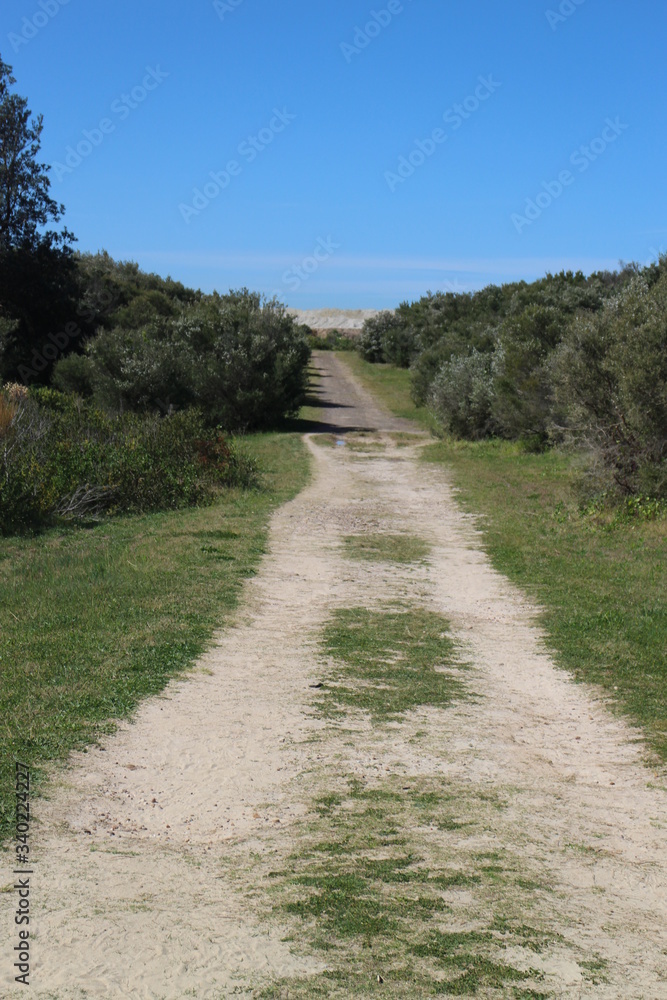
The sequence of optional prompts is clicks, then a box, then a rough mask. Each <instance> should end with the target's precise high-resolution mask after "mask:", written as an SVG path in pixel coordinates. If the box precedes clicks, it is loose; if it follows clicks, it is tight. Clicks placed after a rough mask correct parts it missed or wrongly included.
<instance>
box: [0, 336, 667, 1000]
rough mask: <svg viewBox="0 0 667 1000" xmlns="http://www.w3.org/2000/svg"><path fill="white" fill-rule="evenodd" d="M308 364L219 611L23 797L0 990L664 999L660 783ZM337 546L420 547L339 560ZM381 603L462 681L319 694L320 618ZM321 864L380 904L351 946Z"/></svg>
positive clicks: (342, 381)
mask: <svg viewBox="0 0 667 1000" xmlns="http://www.w3.org/2000/svg"><path fill="white" fill-rule="evenodd" d="M316 363H317V366H318V368H319V370H320V374H321V379H320V391H321V394H322V395H321V398H322V412H323V413H325V414H326V416H325V417H324V420H325V421H326V427H327V433H323V434H320V435H309V437H308V439H307V440H308V447H309V448H310V450H311V452H312V455H313V477H312V481H311V483H310V485H309V486H308V488H307V489H306V490H305V491H304V492H303V493H302V494H301V495H300V496H299V497H297V498H296V499H295V500H294V501H292V502H291V503H289V504H287V505H286V506H284V507H283V508H282V509H281V510H279V511H278V512H277V513H276V515H275V516H274V519H273V522H272V526H271V534H270V551H269V554H268V555H267V556H266V557H265V559H264V560H263V563H262V565H261V568H260V572H259V573H258V575H257V576H256V577H255V578H254V579H252V580H251V581H249V582H248V584H247V588H246V596H245V601H244V604H243V607H242V610H241V612H240V613H239V615H238V618H237V621H236V623H235V625H234V627H232V628H230V629H228V630H226V631H225V632H223V633H221V634H220V635H218V636H217V637H216V641H215V644H214V645H213V647H212V648H211V650H210V652H209V653H208V654H207V655H206V656H205V657H204V658H203V659H202V660H201V661H200V663H199V664H198V665H197V669H196V670H195V671H194V672H193V674H192V675H191V676H190V677H188V678H185V679H183V680H181V681H180V682H178V683H174V684H172V685H171V686H170V687H169V688H168V689H167V691H166V692H165V694H164V695H163V696H162V697H160V698H155V699H152V700H150V701H148V702H146V703H145V704H144V705H143V707H142V708H141V709H140V711H139V712H138V714H137V717H136V719H135V721H134V722H133V724H131V725H124V726H123V727H122V728H121V730H120V731H119V732H118V733H117V734H116V735H115V736H113V737H111V738H109V740H108V741H107V743H106V744H105V746H104V748H103V749H95V750H92V751H91V752H89V753H88V754H86V755H83V754H82V755H78V756H77V757H76V758H75V759H74V760H73V762H72V768H71V770H69V771H68V772H67V773H66V774H65V776H64V778H63V779H62V780H61V781H60V782H57V783H56V784H54V786H53V794H52V795H51V798H50V800H49V801H48V802H41V803H40V804H39V813H40V819H41V824H40V829H41V833H40V834H39V838H38V840H39V842H38V843H37V844H36V848H37V856H38V865H37V870H38V873H39V875H38V877H37V878H36V879H35V884H34V892H35V895H34V899H33V907H34V913H35V920H34V926H35V935H34V941H33V948H34V964H33V971H32V981H33V984H34V985H33V986H32V987H31V988H30V990H24V989H22V990H18V991H16V992H14V991H13V990H12V989H11V987H12V973H11V969H10V967H9V961H8V958H7V951H5V954H4V957H3V963H4V964H3V967H2V970H1V972H2V980H1V982H2V985H3V991H4V995H6V996H11V997H13V996H14V995H16V996H26V995H34V996H37V997H40V998H47V997H49V998H58V1000H73V998H91V1000H92V998H94V1000H102V998H107V997H109V998H121V997H133V998H146V1000H149V998H150V1000H157V998H169V1000H176V998H182V997H189V996H192V997H199V998H220V997H231V996H257V997H259V996H264V997H270V996H276V997H279V996H284V997H286V996H289V997H300V996H304V997H305V996H333V997H345V996H366V995H369V996H371V995H373V996H375V995H378V996H379V995H382V996H385V997H393V996H401V997H421V996H430V995H432V993H433V991H434V990H436V991H437V992H440V993H441V994H442V993H446V992H447V990H446V988H445V987H444V986H443V984H444V983H446V982H449V983H454V984H456V983H457V982H458V983H459V985H458V986H456V987H455V988H454V989H453V992H454V993H457V994H458V995H461V993H466V994H467V995H476V996H482V997H512V998H514V997H567V998H570V997H571V998H596V1000H597V998H600V1000H612V998H613V1000H617V998H624V1000H640V998H643V1000H659V998H667V844H666V834H667V792H666V790H665V787H664V786H665V779H664V776H663V777H662V778H661V777H660V776H658V775H656V774H655V773H654V772H652V771H651V770H650V769H649V768H648V767H647V766H646V765H645V764H644V763H642V758H641V746H640V745H639V744H638V743H637V741H636V734H634V733H633V732H631V731H630V730H629V729H628V728H627V727H626V726H625V725H624V724H623V723H622V722H621V721H619V720H618V719H615V718H613V717H612V716H611V715H610V714H609V713H608V711H607V710H606V708H605V707H604V705H603V704H602V703H601V702H599V701H598V700H597V699H596V695H595V693H594V692H592V691H589V690H587V689H585V688H583V687H581V686H575V685H574V684H573V683H571V682H570V680H569V679H568V677H567V675H565V674H564V673H562V672H561V671H559V670H558V669H557V668H555V667H554V665H553V663H552V662H551V660H550V658H549V656H548V655H547V653H546V651H545V649H544V648H543V645H542V641H541V636H540V632H539V628H538V627H537V625H536V624H535V610H534V609H533V608H532V607H531V606H530V605H529V604H528V603H527V602H526V600H525V598H524V597H523V596H522V594H521V593H519V592H517V591H516V590H515V589H514V588H513V587H512V586H511V585H510V584H509V583H508V581H507V580H506V579H504V578H503V577H502V576H500V575H499V574H498V573H496V572H495V571H494V570H493V569H492V567H491V566H490V564H489V561H488V559H487V558H486V556H485V555H484V553H483V551H482V549H481V545H480V538H479V535H478V533H477V531H476V529H475V524H474V521H473V520H472V519H471V518H470V517H468V516H466V515H464V514H462V513H461V511H460V509H459V508H458V506H457V504H456V502H455V498H454V496H453V494H452V490H451V488H450V486H449V484H448V482H447V479H446V476H445V474H444V473H443V472H442V471H441V470H440V469H438V468H435V467H431V466H428V465H425V464H423V465H420V464H419V448H420V447H421V445H422V443H423V441H422V440H421V439H420V437H419V436H418V435H417V436H414V437H412V436H408V435H409V434H410V432H411V431H412V430H414V429H413V428H411V427H410V426H409V425H407V424H406V423H405V422H403V421H399V420H396V419H394V418H393V417H391V416H389V415H388V414H386V413H384V412H383V411H382V410H381V409H380V408H379V407H378V406H377V405H376V404H374V403H373V402H372V401H371V400H370V399H369V398H368V397H367V395H366V394H365V393H364V392H363V390H362V389H360V388H359V386H357V385H356V384H355V383H354V382H353V380H352V379H351V378H350V376H349V375H348V374H347V370H346V368H345V366H344V363H343V362H342V361H341V360H340V359H339V358H337V357H336V356H335V355H324V354H323V355H321V356H320V357H319V358H318V359H317V362H316ZM360 429H361V430H362V431H363V432H364V433H359V430H360ZM360 536H362V541H363V537H366V538H367V539H369V540H373V539H375V540H376V541H377V539H378V538H379V539H380V540H382V539H383V538H387V537H389V538H396V537H405V538H415V536H416V537H417V538H418V539H419V540H420V541H421V543H422V544H423V546H424V552H425V553H426V554H425V555H424V556H423V557H422V558H415V559H413V560H412V561H402V562H401V561H392V560H389V559H387V558H379V559H368V558H364V559H359V558H353V557H352V556H353V555H354V548H353V546H352V548H351V547H350V544H351V543H350V541H349V539H350V538H352V541H353V542H354V540H355V539H356V540H357V541H358V540H359V537H360ZM397 608H398V609H400V610H405V609H415V608H417V609H420V611H422V612H428V613H429V614H431V615H433V616H440V617H439V618H437V620H438V621H439V620H440V619H442V621H443V622H445V621H446V623H447V626H446V630H447V635H448V636H449V637H450V638H451V641H452V642H453V644H454V646H455V648H456V650H457V651H458V652H457V657H458V660H457V661H456V663H453V664H452V663H450V664H449V665H446V666H445V665H444V664H443V665H439V669H440V671H441V673H442V675H443V682H444V679H446V678H448V679H452V678H453V679H454V680H456V683H457V684H458V685H459V686H460V689H461V690H462V691H463V690H464V692H465V693H464V694H462V695H461V696H460V697H458V696H457V697H455V698H453V699H452V700H451V703H450V704H447V705H445V704H430V703H428V702H424V703H421V704H414V705H413V706H412V707H411V708H410V709H409V710H408V711H405V712H402V713H401V714H400V715H399V716H397V717H393V718H389V719H387V720H379V721H378V720H377V719H374V718H373V717H372V715H369V713H368V712H367V711H365V710H364V709H363V708H360V707H354V705H353V704H351V705H350V706H348V708H347V709H345V710H344V711H338V712H328V711H327V710H326V709H325V710H323V709H322V708H321V704H322V701H323V699H324V701H325V702H326V697H325V696H326V695H327V693H329V694H331V692H333V696H334V697H335V695H336V681H335V676H336V675H335V669H334V668H335V665H334V664H333V662H332V655H331V650H330V648H329V651H328V652H327V650H326V649H325V647H324V646H323V636H324V633H325V629H326V628H327V623H330V622H331V621H332V616H333V617H334V618H335V616H336V615H339V616H340V615H342V614H343V613H345V612H346V611H347V610H349V609H370V610H371V611H373V612H374V613H376V614H377V616H381V615H382V614H385V613H387V609H393V612H394V614H395V612H396V609H397ZM406 613H407V611H406ZM377 620H382V619H381V618H377ZM406 620H407V619H406ZM434 620H436V619H435V618H434ZM387 621H389V619H387ZM443 628H444V627H443ZM443 634H444V632H443ZM448 641H449V640H448ZM457 664H458V665H457ZM385 666H386V665H385ZM390 666H391V664H389V666H388V667H387V666H386V669H389V668H390ZM332 671H334V673H333V674H332ZM445 675H446V677H445ZM332 677H333V678H334V679H333V680H332ZM338 683H340V682H338ZM322 685H323V686H322ZM375 694H376V695H377V692H375ZM443 803H446V815H445V813H444V812H443V811H442V810H443V809H444V808H445V807H444V805H443ZM362 807H363V808H362ZM359 810H361V811H359ZM364 824H366V828H367V829H368V831H369V833H368V838H367V841H364V842H363V843H361V842H360V841H359V835H360V829H361V832H362V833H363V828H364ZM374 824H375V826H374ZM378 824H380V826H378ZM380 827H382V829H380ZM390 827H391V829H390ZM378 831H379V832H378ZM371 834H372V836H371ZM373 838H375V839H373ZM362 839H363V838H362ZM322 845H324V846H322ZM318 852H319V853H318ZM322 858H324V861H322V860H321V859H322ZM392 859H393V860H392ZM406 859H407V860H406ZM399 861H400V864H399ZM390 863H391V864H394V868H393V869H392V871H394V872H396V871H398V870H399V868H400V870H401V871H402V872H403V875H402V876H401V878H399V877H398V876H397V877H396V878H395V879H394V881H392V880H391V878H390V877H389V876H387V875H386V871H387V870H389V868H391V864H390ZM323 865H324V868H322V866H323ZM383 865H384V867H382V866H383ZM401 865H402V868H401ZM318 866H320V867H318ZM387 866H389V868H388V867H387ZM343 869H344V870H345V872H346V873H347V874H348V875H349V877H350V878H354V879H356V881H353V882H352V883H350V884H352V885H353V886H357V889H355V892H358V893H361V894H363V893H364V892H365V889H364V886H368V887H369V888H368V893H369V895H368V899H369V900H370V899H371V895H372V893H375V894H376V895H375V896H372V899H379V900H380V903H379V904H378V906H377V907H376V910H377V912H375V911H373V912H374V913H375V919H376V923H375V924H374V926H375V927H376V928H377V933H376V935H375V936H372V935H371V934H370V933H369V935H368V939H367V940H364V941H361V940H359V941H358V940H357V939H356V938H355V936H354V933H353V932H352V931H351V930H350V925H349V922H348V923H347V924H344V923H343V921H342V920H341V919H339V918H338V917H336V919H337V920H338V923H335V921H334V916H335V914H334V910H335V905H336V899H339V898H342V897H341V895H340V894H341V892H342V891H343V890H342V889H341V885H342V882H341V881H340V880H339V881H335V880H336V873H337V872H338V871H339V870H340V871H342V870H343ZM321 871H325V872H326V873H328V874H327V875H326V878H325V877H324V876H323V877H320V875H318V873H320V874H321ZM369 872H372V873H373V874H372V875H371V874H369ZM383 872H384V873H385V874H384V875H383V874H382V873H383ZM318 878H319V881H318ZM327 879H328V880H329V881H327ZM371 883H372V885H371ZM332 885H333V889H332V888H331V886H332ZM313 887H314V888H313ZM318 887H319V890H318V891H319V893H320V894H319V895H317V893H316V895H315V896H313V895H312V893H313V892H315V890H316V889H317V888H318ZM413 887H416V888H414V891H415V892H416V893H417V895H414V894H413V896H410V895H409V893H410V892H411V891H412V889H413ZM371 890H372V891H371ZM327 891H329V892H330V895H329V896H328V897H326V898H327V899H329V901H330V904H329V903H327V904H326V905H325V904H324V903H322V905H320V903H321V902H322V900H324V899H325V896H326V892H327ZM309 893H310V895H309ZM337 893H338V895H336V894H337ZM383 893H385V895H383ZM405 893H407V894H408V895H407V896H406V900H407V901H406V900H403V903H404V904H405V905H404V907H403V911H401V913H400V914H399V911H398V909H397V906H398V901H399V897H400V899H401V900H402V899H403V894H405ZM304 894H305V895H304ZM299 900H301V902H299ZM313 900H314V902H313ZM304 901H305V902H304ZM290 903H291V905H290ZM13 904H14V899H13V897H12V896H11V894H10V893H7V894H6V895H2V896H0V905H1V906H2V919H3V921H4V926H5V928H7V927H8V926H9V924H10V921H11V919H12V915H11V910H12V909H13ZM315 904H317V905H315ZM364 905H366V904H364ZM402 905H403V904H402ZM318 906H319V909H318ZM350 909H351V910H354V906H351V908H350ZM367 910H368V913H370V912H371V909H370V902H369V903H368V907H367ZM355 912H356V911H355ZM394 913H396V914H397V915H396V917H395V921H394V924H392V923H391V921H390V920H389V919H387V920H385V922H384V924H382V920H381V918H382V917H383V916H387V914H389V915H390V916H391V914H394ZM405 913H407V917H406V916H405ZM393 919H394V918H393V917H392V920H393ZM334 924H335V926H334ZM391 926H395V930H394V931H393V932H392V931H389V932H387V930H386V927H391ZM383 927H384V928H385V929H384V930H383V929H382V928H383ZM331 928H333V930H332V929H331ZM327 935H328V940H327V942H325V947H322V944H323V942H322V937H327ZM346 935H347V936H346ZM436 945H437V947H436ZM462 948H463V951H462V950H461V949H462ZM438 949H440V950H438ZM443 949H444V951H443ZM447 949H449V950H447ZM445 951H446V954H445ZM378 977H379V978H378ZM410 977H412V978H410ZM466 977H467V978H466ZM475 977H477V978H475ZM380 980H382V982H380ZM474 983H478V985H477V986H476V987H475V986H474ZM470 984H472V985H470ZM468 986H470V988H468Z"/></svg>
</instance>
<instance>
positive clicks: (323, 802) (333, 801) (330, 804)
mask: <svg viewBox="0 0 667 1000" xmlns="http://www.w3.org/2000/svg"><path fill="white" fill-rule="evenodd" d="M342 801H343V800H342V799H341V797H340V795H325V796H323V797H322V798H321V799H316V801H315V804H314V808H315V812H317V813H318V814H319V815H320V816H330V815H331V813H332V811H333V810H334V809H335V808H336V807H337V806H339V805H340V804H341V802H342Z"/></svg>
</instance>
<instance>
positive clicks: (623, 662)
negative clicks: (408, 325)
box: [345, 355, 667, 761]
mask: <svg viewBox="0 0 667 1000" xmlns="http://www.w3.org/2000/svg"><path fill="white" fill-rule="evenodd" d="M345 360H346V363H350V366H351V368H352V369H353V371H354V372H355V374H356V375H357V376H358V377H359V378H360V379H361V380H362V381H363V382H364V384H365V385H366V386H367V388H368V389H369V390H370V391H372V392H373V393H375V395H376V396H377V398H378V399H380V400H381V401H383V402H384V403H385V404H386V405H388V406H389V407H390V408H391V409H392V411H393V412H394V413H396V414H397V415H401V416H405V417H410V418H411V419H413V420H416V421H418V422H419V423H421V425H422V426H428V419H427V417H425V415H424V411H423V410H417V408H416V407H414V404H412V403H411V401H410V395H409V392H410V373H409V372H407V371H404V370H402V369H396V368H391V367H390V366H387V365H368V364H367V363H365V362H363V361H361V360H360V359H359V358H355V357H353V356H351V355H350V356H347V355H346V356H345ZM410 406H412V410H413V412H410ZM424 459H425V460H427V461H431V462H436V463H439V464H442V465H444V466H445V467H447V469H448V470H449V471H450V475H451V476H452V478H453V481H454V483H455V484H456V486H458V487H459V489H460V493H459V499H460V501H461V503H462V504H463V505H464V506H465V507H466V509H467V510H469V511H472V512H474V513H478V514H482V515H483V519H482V520H481V522H480V527H481V529H482V531H483V535H484V544H485V547H486V550H487V552H488V553H489V555H490V557H491V559H492V560H493V563H494V565H495V566H496V568H497V569H498V570H500V571H501V572H502V573H505V574H506V575H507V576H508V577H509V578H510V579H511V580H512V581H513V582H514V583H516V584H518V585H519V586H521V587H522V588H523V589H524V590H525V591H526V592H527V593H528V594H530V595H531V597H533V598H534V599H535V600H536V601H537V602H539V603H540V604H541V605H542V607H543V608H544V609H545V613H544V616H543V618H542V622H543V625H544V627H545V629H546V633H547V641H548V644H549V646H550V648H551V650H552V652H553V653H554V655H555V658H556V660H557V662H558V663H560V664H561V665H562V666H563V667H566V668H567V669H568V670H569V671H571V673H572V675H573V676H574V677H575V678H576V679H577V680H580V681H585V682H590V683H595V684H599V685H600V686H601V687H602V688H604V690H605V691H606V692H607V693H608V694H609V695H610V696H611V698H612V699H613V702H614V703H615V704H616V706H617V707H618V708H619V710H621V711H623V712H624V713H626V714H627V715H628V716H629V717H630V719H631V720H632V721H633V722H634V723H635V724H637V725H638V726H640V727H641V729H642V730H643V732H644V734H645V735H646V739H647V741H648V744H649V746H650V747H651V749H652V750H653V751H654V752H656V753H657V754H658V755H659V756H660V757H661V758H662V760H663V761H664V760H667V658H666V657H665V639H666V636H667V606H666V604H665V593H667V558H666V555H667V546H666V544H665V542H666V536H667V521H666V520H665V519H664V517H663V518H660V517H658V518H657V519H655V520H653V521H650V520H643V519H642V518H640V517H631V516H624V517H616V518H609V517H606V516H605V515H604V514H603V513H601V514H600V515H598V516H596V515H595V514H589V515H585V514H582V513H581V512H580V511H579V508H578V504H577V500H576V492H575V487H576V482H577V477H578V464H577V460H576V458H573V457H572V456H568V455H565V454H562V453H560V452H557V451H551V452H546V453H545V454H540V455H530V454H526V453H525V452H524V451H522V450H521V448H520V447H518V446H517V445H515V444H511V443H508V442H498V441H492V442H477V443H469V442H455V441H441V442H438V443H437V444H433V445H431V446H429V447H428V448H426V449H425V453H424Z"/></svg>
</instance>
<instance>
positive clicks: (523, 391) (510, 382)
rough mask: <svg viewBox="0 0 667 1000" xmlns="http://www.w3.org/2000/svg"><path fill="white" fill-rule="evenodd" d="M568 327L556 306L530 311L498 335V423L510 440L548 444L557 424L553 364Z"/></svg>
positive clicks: (511, 320)
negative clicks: (553, 353) (554, 353)
mask: <svg viewBox="0 0 667 1000" xmlns="http://www.w3.org/2000/svg"><path fill="white" fill-rule="evenodd" d="M565 327H566V320H565V317H564V315H563V313H562V312H559V310H557V309H556V308H555V307H553V306H543V305H530V306H528V307H527V308H526V309H524V310H522V312H520V313H519V314H518V315H514V316H510V317H508V318H507V319H506V320H505V321H504V323H503V324H502V326H501V327H500V331H499V338H498V339H499V345H500V350H499V352H498V355H497V357H498V364H497V374H496V380H495V400H494V406H493V412H494V418H495V421H496V424H497V426H498V428H499V429H500V430H501V432H502V433H503V434H504V436H505V437H508V438H515V439H516V438H519V439H522V440H524V441H526V442H532V443H533V447H535V448H538V449H539V448H540V447H542V446H544V445H545V444H546V442H547V441H548V436H549V428H550V426H552V424H553V421H554V413H553V410H554V397H553V384H552V376H551V371H550V368H549V359H550V357H551V354H552V352H553V351H554V350H555V349H556V348H557V347H558V345H559V343H560V341H561V339H562V337H563V333H564V330H565Z"/></svg>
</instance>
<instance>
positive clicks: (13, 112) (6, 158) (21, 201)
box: [0, 59, 71, 252]
mask: <svg viewBox="0 0 667 1000" xmlns="http://www.w3.org/2000/svg"><path fill="white" fill-rule="evenodd" d="M14 83H16V80H15V79H14V77H13V76H12V68H11V66H8V65H7V64H6V63H4V62H3V61H2V59H0V252H6V251H8V250H11V249H14V248H17V247H21V248H24V249H25V248H35V247H36V246H40V245H41V246H48V247H55V246H59V245H66V244H67V243H68V241H69V239H70V238H71V237H70V234H69V233H67V231H64V232H62V233H57V232H54V231H49V232H46V233H44V232H42V231H41V230H42V229H43V227H44V226H45V225H46V224H47V223H48V222H49V221H50V220H53V221H54V222H58V221H59V220H60V218H61V216H62V214H63V212H64V211H65V209H64V206H62V205H59V204H58V203H57V202H55V201H54V200H53V198H51V196H50V195H49V187H50V181H49V178H48V171H49V169H50V168H49V167H48V166H47V165H46V164H44V163H38V161H37V156H38V154H39V150H40V146H41V135H42V128H43V120H42V116H41V115H39V116H38V117H37V118H32V119H31V111H30V110H29V108H28V102H27V100H26V98H25V97H19V95H18V94H13V93H11V91H10V88H11V86H12V84H14Z"/></svg>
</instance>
